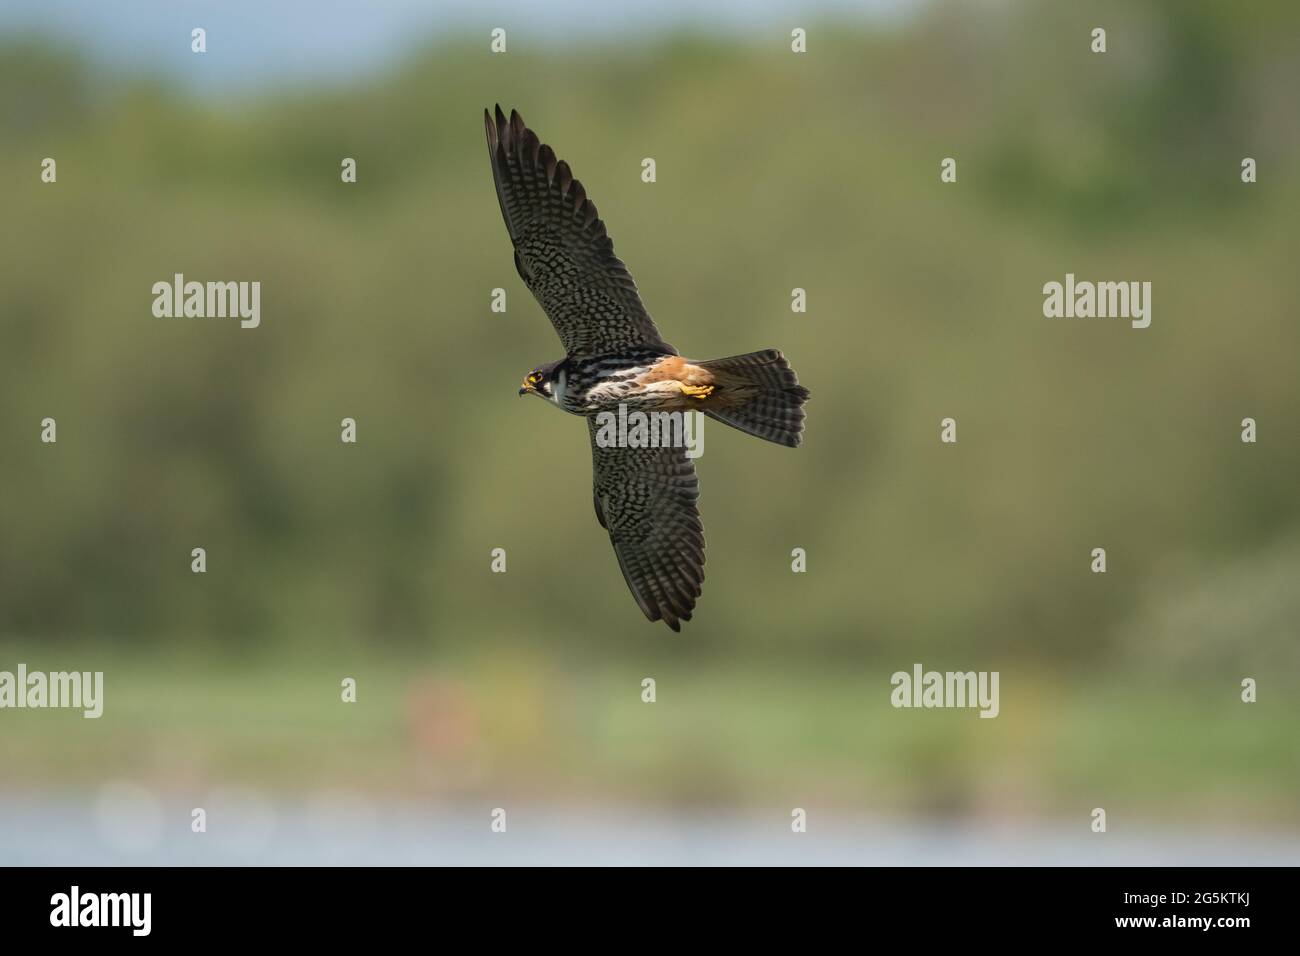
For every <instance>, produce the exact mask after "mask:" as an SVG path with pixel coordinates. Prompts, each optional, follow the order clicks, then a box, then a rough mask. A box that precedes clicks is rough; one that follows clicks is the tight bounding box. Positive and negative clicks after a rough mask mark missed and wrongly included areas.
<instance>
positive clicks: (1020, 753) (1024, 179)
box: [0, 0, 1300, 863]
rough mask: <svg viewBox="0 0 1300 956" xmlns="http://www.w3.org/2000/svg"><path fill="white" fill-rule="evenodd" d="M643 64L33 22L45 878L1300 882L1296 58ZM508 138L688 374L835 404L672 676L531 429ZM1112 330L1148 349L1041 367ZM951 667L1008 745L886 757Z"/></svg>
mask: <svg viewBox="0 0 1300 956" xmlns="http://www.w3.org/2000/svg"><path fill="white" fill-rule="evenodd" d="M618 6H621V5H609V4H597V3H594V2H585V0H556V2H550V3H546V4H536V5H524V4H505V3H498V4H488V5H473V6H472V7H471V6H470V5H464V6H461V7H454V6H448V5H443V4H428V3H415V2H406V0H387V2H376V3H365V4H362V3H359V2H358V3H343V2H335V3H324V4H322V3H306V2H290V3H278V4H260V3H254V2H252V0H237V2H223V3H220V4H218V3H215V2H211V3H174V2H163V0H147V2H135V3H130V4H112V5H106V4H100V3H95V2H91V0H80V2H71V0H59V2H50V3H42V4H35V3H30V4H25V5H22V7H18V5H13V7H12V8H11V7H10V6H6V7H5V8H4V10H3V12H0V31H2V32H3V38H2V39H0V182H3V184H4V185H3V191H2V193H0V209H3V219H4V222H5V228H4V229H3V230H0V449H3V452H0V492H2V493H0V670H10V671H12V670H15V669H16V667H17V665H18V664H19V663H20V662H21V663H25V664H26V665H27V666H28V668H29V669H31V670H81V671H86V670H102V671H104V672H105V685H106V689H105V712H104V716H103V717H102V718H101V719H99V720H85V719H83V718H82V717H81V715H80V713H79V712H70V711H10V710H7V711H4V712H0V862H28V863H45V862H151V861H167V862H298V861H305V862H427V863H436V862H504V861H511V860H513V861H533V862H576V861H582V860H595V861H605V862H638V861H644V862H676V861H685V862H692V861H694V862H720V861H728V860H730V861H745V862H761V861H776V860H781V861H790V862H818V861H836V862H862V863H872V862H994V863H997V862H1034V861H1037V862H1070V861H1076V862H1078V861H1084V862H1091V861H1096V862H1160V861H1166V860H1167V861H1173V860H1177V861H1183V862H1245V863H1248V862H1292V863H1294V862H1296V860H1297V859H1300V851H1298V849H1297V848H1300V803H1298V802H1297V796H1298V795H1300V750H1298V739H1300V738H1298V734H1297V730H1298V729H1300V685H1298V679H1300V644H1298V643H1297V629H1298V627H1300V587H1298V586H1297V585H1298V583H1300V498H1298V497H1297V472H1298V470H1300V435H1298V434H1297V427H1296V422H1297V421H1298V420H1300V376H1297V356H1300V324H1298V323H1297V321H1296V319H1297V294H1296V285H1295V282H1294V276H1293V273H1294V269H1295V258H1296V253H1297V248H1298V244H1297V242H1296V225H1295V224H1296V222H1297V219H1298V217H1300V162H1297V159H1298V158H1300V157H1298V153H1300V126H1298V124H1297V120H1296V118H1297V108H1298V106H1300V103H1298V102H1297V99H1298V97H1297V90H1300V8H1297V7H1296V6H1295V5H1294V4H1290V3H1286V2H1283V0H1277V2H1273V3H1259V4H1253V5H1252V6H1251V9H1250V13H1249V15H1244V14H1243V12H1242V11H1241V10H1239V9H1237V8H1236V7H1234V6H1233V5H1231V4H1227V3H1218V2H1208V0H1203V2H1177V3H1175V2H1172V0H1171V2H1166V3H1141V4H1133V3H1121V2H1099V3H1094V4H1088V5H1078V4H1069V5H1066V4H1058V3H1046V2H1043V3H1034V2H1021V3H1010V2H1008V3H997V2H984V3H956V2H951V3H915V4H913V3H903V2H880V3H869V2H868V3H847V2H845V3H823V4H818V3H807V4H796V3H782V2H775V0H773V2H765V3H758V4H751V3H742V2H739V0H735V2H730V0H729V2H724V3H718V4H710V5H707V6H706V5H700V4H690V3H684V2H667V3H665V2H658V3H653V4H649V3H647V4H639V5H635V6H634V7H633V9H631V10H626V11H625V10H622V9H616V7H618ZM1095 26H1103V27H1105V28H1106V29H1107V32H1108V52H1107V53H1106V54H1105V55H1096V54H1093V53H1091V52H1090V50H1089V45H1090V31H1091V30H1092V28H1093V27H1095ZM194 27H203V28H205V29H206V31H207V53H205V54H202V55H196V54H193V53H191V52H190V30H191V29H192V28H194ZM494 27H502V28H504V29H505V30H506V31H507V52H506V54H504V55H494V54H492V53H490V52H489V31H490V30H491V29H492V28H494ZM794 27H802V28H804V29H806V30H807V35H808V41H807V43H808V52H807V53H806V54H802V55H796V54H793V53H791V51H790V31H791V29H793V28H794ZM496 102H500V103H501V104H502V105H503V106H504V107H505V108H506V109H507V110H508V109H510V108H511V107H516V108H518V109H519V110H520V112H521V113H522V114H523V115H524V117H525V118H526V120H527V121H528V122H529V124H530V125H532V126H533V127H534V128H535V129H536V130H537V131H538V132H539V134H540V135H541V137H542V138H543V140H544V141H546V142H549V143H551V144H552V145H553V146H554V147H555V148H556V150H557V152H558V154H559V155H560V156H561V157H562V158H565V159H567V160H568V161H569V162H570V163H571V164H572V166H573V168H574V171H575V174H576V175H577V176H578V177H580V178H581V180H582V181H583V183H584V185H585V186H586V187H587V190H588V193H589V195H591V196H592V198H593V199H594V200H595V201H596V203H597V204H598V206H599V208H600V211H601V214H602V216H603V218H604V219H605V221H606V223H607V225H608V227H609V230H610V234H611V235H612V236H613V238H614V240H615V244H616V249H617V251H618V253H619V254H620V256H621V257H622V258H623V259H625V260H626V261H627V263H628V265H629V267H630V268H631V270H632V273H633V275H634V276H635V277H636V279H637V281H638V284H639V285H640V288H641V292H642V296H643V298H644V300H645V302H646V304H647V306H648V308H649V310H650V311H651V313H652V314H653V315H654V316H655V317H656V319H657V321H658V323H659V325H660V327H661V328H662V329H663V331H664V334H665V337H666V338H667V339H668V340H669V341H671V342H673V343H674V344H676V345H677V347H678V348H679V349H681V350H682V351H683V352H684V353H686V354H688V355H692V356H697V357H711V356H718V355H726V354H733V353H737V352H743V351H748V350H752V349H758V348H765V347H779V348H781V349H782V350H784V351H785V353H786V354H787V355H788V356H789V357H790V359H791V361H792V363H793V364H794V366H795V368H796V369H797V370H798V372H799V374H800V378H801V380H802V381H803V382H804V383H806V384H807V385H808V386H809V387H810V388H811V390H812V393H813V401H812V403H811V404H810V406H809V421H808V432H807V438H806V444H805V446H804V447H803V448H801V449H799V450H798V451H797V452H791V451H789V450H786V449H782V448H778V447H775V446H771V445H767V444H765V443H762V442H759V441H756V440H754V439H751V438H748V437H746V436H744V435H741V434H740V433H738V432H734V431H731V430H729V429H724V428H723V427H722V426H715V425H714V424H713V423H709V426H708V427H707V428H706V444H705V454H704V457H703V458H702V459H701V460H700V462H699V471H700V477H701V490H702V509H703V516H704V522H705V526H706V529H707V532H708V542H709V550H708V555H709V563H708V567H707V581H706V583H705V589H704V596H703V598H702V600H701V602H700V605H699V608H698V611H697V613H696V615H695V619H694V620H693V621H692V622H691V623H690V624H688V625H687V626H686V627H685V628H684V629H683V632H682V633H681V634H680V635H678V634H673V633H671V632H669V631H668V630H667V629H666V628H664V627H663V626H662V625H651V624H648V623H647V622H646V621H645V620H644V619H643V618H642V617H641V615H640V613H639V612H638V610H637V608H636V606H635V604H634V603H633V601H632V599H631V597H630V596H629V594H628V593H627V590H626V587H625V586H624V584H623V582H622V579H621V577H620V575H619V571H618V567H617V564H616V562H615V560H614V558H613V555H612V552H611V549H610V547H609V543H608V539H607V537H606V535H605V533H604V532H603V531H602V530H601V529H600V528H599V527H598V526H597V524H596V522H595V520H594V518H593V515H592V510H591V498H590V456H589V453H588V450H587V437H586V434H585V429H584V428H582V426H581V425H580V424H579V423H577V422H576V421H573V420H572V419H568V418H566V417H563V416H561V415H559V414H557V413H556V412H555V411H554V410H550V409H547V408H544V407H543V406H542V405H541V404H540V403H536V402H525V401H522V400H521V399H519V398H518V397H517V395H516V390H517V387H518V383H519V381H520V379H521V377H522V376H523V374H524V373H525V372H526V371H527V370H528V369H530V368H532V367H533V366H535V365H537V364H540V363H542V362H545V361H548V360H551V359H554V358H558V357H559V356H560V354H561V353H560V347H559V344H558V340H557V339H556V338H555V336H554V334H553V332H552V330H551V328H550V327H549V325H548V323H547V322H546V320H545V318H544V316H543V314H542V312H541V310H540V308H539V307H538V306H537V305H536V304H535V302H534V301H533V300H532V299H531V297H530V296H529V294H528V292H527V290H526V289H525V288H524V286H523V285H522V283H521V282H520V281H519V279H518V277H517V276H516V274H515V270H514V267H513V264H512V261H511V255H510V247H509V243H508V239H507V237H506V234H505V231H504V227H503V225H502V222H501V219H500V213H499V211H498V209H497V204H496V198H495V196H494V193H493V189H492V184H491V175H490V172H489V168H488V165H487V159H486V154H485V147H484V143H483V130H482V110H483V108H484V107H485V106H490V105H492V104H494V103H496ZM1246 156H1250V157H1253V158H1255V159H1256V160H1257V162H1258V167H1259V182H1258V183H1257V184H1254V185H1243V184H1242V182H1241V180H1240V165H1241V160H1242V158H1243V157H1246ZM45 157H53V158H55V159H56V160H57V164H58V166H57V169H58V181H57V183H56V184H45V183H42V182H41V181H40V164H41V161H42V159H43V158H45ZM344 157H353V158H355V159H356V162H357V182H356V183H355V184H344V183H342V182H341V181H340V163H341V161H342V159H343V158H344ZM644 157H653V158H654V159H655V160H656V163H657V174H658V179H657V182H655V183H653V184H646V183H643V182H642V181H641V178H640V173H641V160H642V159H643V158H644ZM944 157H954V158H956V160H957V163H958V181H957V183H956V184H953V185H943V184H941V183H940V182H939V163H940V160H941V159H943V158H944ZM177 272H180V273H184V274H185V276H186V278H187V279H197V280H200V281H205V280H258V281H260V282H261V286H262V293H261V296H262V298H261V310H262V321H261V327H260V328H258V329H256V330H243V329H240V328H239V325H238V323H237V321H235V320H229V319H227V320H222V319H188V320H186V319H160V318H155V317H154V316H153V314H152V312H151V307H152V302H153V295H152V293H151V286H152V285H153V283H155V282H157V281H170V279H171V277H172V275H173V274H174V273H177ZM1067 272H1073V273H1074V274H1075V275H1076V276H1078V277H1079V278H1080V279H1090V280H1138V281H1150V282H1151V283H1152V286H1153V291H1152V305H1153V313H1152V314H1153V321H1152V324H1151V327H1150V328H1148V329H1146V330H1135V329H1132V328H1130V327H1129V324H1128V322H1126V321H1117V320H1091V321H1077V322H1074V321H1067V320H1047V319H1044V318H1043V315H1042V302H1043V296H1042V291H1041V290H1042V286H1043V284H1044V283H1046V282H1049V281H1062V280H1063V278H1064V276H1065V273H1067ZM494 287H502V288H505V289H506V290H507V294H508V311H507V312H506V313H505V314H498V313H493V312H492V311H490V296H491V290H492V289H493V288H494ZM795 287H801V288H804V289H806V290H807V296H808V311H807V313H805V314H795V313H792V312H791V309H790V294H791V289H793V288H795ZM948 416H952V417H954V418H955V419H957V422H958V438H959V441H958V443H957V444H956V445H943V444H941V443H940V442H939V422H940V420H941V419H942V418H945V417H948ZM46 417H52V418H55V419H56V420H57V423H58V442H57V444H42V443H41V442H40V440H39V436H40V422H41V420H42V419H43V418H46ZM344 417H351V418H355V419H356V421H357V423H358V425H357V430H358V440H357V443H356V444H355V445H348V444H343V443H341V442H340V439H339V434H340V421H341V419H343V418H344ZM1245 417H1252V418H1254V419H1256V420H1257V422H1258V423H1259V441H1258V443H1256V444H1243V443H1242V442H1241V440H1240V431H1241V420H1242V419H1243V418H1245ZM195 547H203V548H205V549H206V550H207V555H208V558H207V561H208V570H207V572H206V574H201V575H200V574H193V573H191V570H190V561H191V557H190V553H191V549H192V548H195ZM796 547H798V548H804V549H806V551H807V555H808V559H807V568H808V570H807V573H804V574H794V573H792V572H791V550H792V549H793V548H796ZM1095 547H1104V548H1106V550H1107V554H1108V572H1107V573H1106V574H1093V573H1090V571H1089V565H1090V562H1091V556H1090V552H1091V550H1092V549H1093V548H1095ZM494 548H504V549H505V550H506V552H507V555H508V571H507V573H505V574H494V573H491V571H490V559H491V551H492V549H494ZM916 662H920V663H921V664H923V665H924V666H925V667H926V668H927V669H936V670H996V671H999V672H1000V674H1001V713H1000V716H999V717H998V718H997V719H996V720H980V719H978V718H977V717H976V714H975V713H974V712H973V711H964V710H929V711H926V710H895V709H893V708H892V707H891V706H890V705H889V692H890V684H889V678H890V675H891V674H892V673H893V672H895V671H898V670H910V669H911V667H912V665H913V663H916ZM345 677H351V678H354V679H355V680H356V682H357V698H358V699H357V702H356V703H355V704H344V703H342V702H341V701H340V681H341V680H342V679H343V678H345ZM645 677H653V678H654V679H655V680H656V681H657V702H656V703H654V704H653V705H651V704H645V703H643V702H642V700H641V681H642V679H643V678H645ZM1246 677H1252V678H1254V679H1256V680H1257V681H1258V682H1259V700H1258V702H1257V703H1254V704H1244V703H1242V702H1241V699H1240V694H1241V681H1242V680H1243V679H1244V678H1246ZM193 807H204V808H206V809H208V811H209V826H208V829H209V832H208V833H207V834H203V835H196V834H193V833H191V830H190V821H191V817H190V809H191V808H193ZM494 807H504V808H506V809H507V811H508V813H510V814H511V815H510V817H509V827H510V829H509V831H508V832H509V833H510V834H511V836H510V837H509V838H503V837H500V836H494V835H492V834H490V832H489V829H488V824H489V812H490V810H491V808H494ZM794 807H801V808H805V809H806V810H807V811H808V814H809V832H808V834H807V835H806V838H800V840H794V839H793V838H792V835H791V833H790V813H791V809H792V808H794ZM1095 807H1102V808H1105V809H1106V811H1107V814H1108V824H1109V827H1108V829H1109V832H1108V833H1107V834H1105V835H1104V836H1101V835H1095V834H1092V833H1091V832H1090V831H1089V824H1090V822H1091V817H1090V814H1091V811H1092V809H1093V808H1095Z"/></svg>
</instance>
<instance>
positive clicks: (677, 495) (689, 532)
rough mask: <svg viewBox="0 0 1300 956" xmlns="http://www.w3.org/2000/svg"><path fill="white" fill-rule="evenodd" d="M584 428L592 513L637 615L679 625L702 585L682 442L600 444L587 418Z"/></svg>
mask: <svg viewBox="0 0 1300 956" xmlns="http://www.w3.org/2000/svg"><path fill="white" fill-rule="evenodd" d="M587 428H588V429H589V431H590V432H591V464H592V475H593V479H592V493H593V496H594V497H595V501H596V519H597V520H598V521H599V522H600V525H601V527H602V528H604V529H606V530H607V531H608V532H609V540H610V541H611V542H613V545H614V553H615V554H616V555H618V566H619V568H621V569H622V571H623V578H624V580H626V581H627V586H628V588H630V589H631V591H632V596H633V597H634V598H636V603H637V604H638V605H640V607H641V610H642V611H643V612H644V613H645V616H646V617H648V618H649V619H650V620H652V621H658V620H662V621H663V622H664V623H665V624H667V625H668V626H669V627H671V628H672V629H673V630H674V631H679V630H681V624H680V623H679V622H680V621H689V620H690V619H691V611H692V609H694V607H695V600H696V598H698V597H699V596H700V586H701V585H702V584H703V583H704V526H703V525H702V524H701V523H700V509H699V507H698V505H697V501H698V499H699V497H700V490H699V481H698V480H697V479H696V477H695V466H694V465H693V464H692V463H691V460H690V459H689V458H687V457H686V450H685V449H684V448H625V447H613V448H602V447H600V445H599V444H598V443H597V441H596V433H597V427H596V423H595V421H594V419H591V418H588V419H587Z"/></svg>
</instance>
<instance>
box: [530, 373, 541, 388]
mask: <svg viewBox="0 0 1300 956" xmlns="http://www.w3.org/2000/svg"><path fill="white" fill-rule="evenodd" d="M541 380H542V377H541V376H540V375H538V374H537V373H536V372H533V373H532V374H531V375H529V376H528V381H530V382H532V383H533V384H534V385H536V384H537V383H538V382H540V381H541Z"/></svg>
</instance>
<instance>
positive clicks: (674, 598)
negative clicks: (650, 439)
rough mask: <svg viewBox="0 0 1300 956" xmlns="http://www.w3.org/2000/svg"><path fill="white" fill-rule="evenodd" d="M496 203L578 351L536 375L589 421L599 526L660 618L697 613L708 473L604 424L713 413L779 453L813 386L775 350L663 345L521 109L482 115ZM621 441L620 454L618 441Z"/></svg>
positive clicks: (793, 441)
mask: <svg viewBox="0 0 1300 956" xmlns="http://www.w3.org/2000/svg"><path fill="white" fill-rule="evenodd" d="M483 120H484V125H485V127H486V129H487V145H488V156H489V158H490V159H491V163H492V179H493V181H494V182H495V183H496V192H497V199H498V200H499V201H500V203H501V214H502V216H503V217H504V218H505V221H506V231H507V232H508V233H509V234H510V241H511V243H512V244H513V245H514V253H515V268H516V269H517V270H518V272H519V277H520V278H521V279H523V280H524V284H525V285H526V286H528V288H529V290H530V291H531V292H532V293H533V295H534V296H535V297H536V299H537V301H538V302H539V303H540V304H541V306H542V309H543V310H544V311H545V312H546V315H547V317H548V318H549V319H550V320H551V324H552V325H554V326H555V331H556V332H558V333H559V336H560V341H561V342H562V343H563V345H564V351H565V356H564V358H562V359H560V360H559V361H557V362H549V363H547V364H545V365H540V366H538V367H537V368H535V369H533V370H532V371H531V372H529V373H528V376H527V377H526V378H525V379H524V382H523V386H522V387H521V388H520V389H519V394H520V395H536V396H538V397H540V398H543V399H545V400H547V401H548V402H551V403H553V404H555V405H556V406H558V407H559V408H561V409H563V410H564V411H566V412H570V413H572V414H574V415H581V416H583V417H584V418H586V419H587V427H588V431H589V433H590V437H591V456H592V471H593V483H592V484H593V487H592V492H593V498H594V500H595V506H596V520H597V521H599V522H600V525H601V527H603V528H604V529H605V530H606V531H608V532H609V538H610V541H611V542H612V543H613V545H614V553H615V555H617V556H618V565H619V568H620V569H621V570H622V572H623V578H624V579H625V580H626V581H627V586H628V588H629V589H630V590H631V592H632V596H633V597H634V598H635V599H636V603H637V605H638V606H639V607H640V608H641V610H642V612H644V614H645V616H646V617H647V618H649V619H650V620H651V621H659V620H662V621H663V622H664V623H665V624H667V625H668V626H669V627H670V628H672V629H673V630H674V631H679V630H681V622H682V621H689V620H690V619H691V612H692V611H693V610H694V608H695V601H696V599H697V598H698V597H699V596H700V586H701V584H702V583H703V581H704V526H703V525H702V524H701V523H700V513H699V508H698V505H697V500H698V498H699V485H698V482H697V480H696V477H695V466H694V464H693V463H692V461H691V459H690V458H689V457H687V455H686V451H687V449H685V448H682V447H631V443H630V442H625V443H624V445H625V447H618V446H617V445H616V444H615V445H611V443H610V442H608V441H601V440H600V439H599V436H598V426H597V422H596V418H597V416H598V415H600V413H602V412H617V411H618V409H619V406H620V405H622V406H624V409H625V411H624V414H626V410H627V409H632V410H640V411H643V412H650V411H653V412H664V411H667V412H686V411H701V412H703V413H704V414H705V415H707V416H708V417H710V418H712V419H715V420H717V421H720V422H725V423H726V424H728V425H731V426H732V427H734V428H738V429H740V430H741V431H743V432H747V433H748V434H750V435H755V436H757V437H759V438H764V439H766V440H768V441H771V442H775V443H777V444H778V445H787V446H790V447H794V446H797V445H798V444H799V443H800V441H801V440H802V438H803V422H804V410H803V404H804V402H805V401H807V399H808V390H807V389H806V388H804V387H803V386H801V385H800V384H799V382H798V379H797V378H796V377H795V373H794V370H793V369H791V368H790V365H789V363H788V362H786V360H785V356H783V355H782V354H781V353H780V352H779V351H777V350H776V349H766V350H764V351H761V352H750V353H748V354H746V355H736V356H732V357H730V358H720V359H712V360H710V361H695V360H693V359H688V358H683V357H682V356H681V355H679V354H678V353H677V350H676V349H674V348H673V347H672V346H671V345H669V344H668V343H667V342H665V341H664V340H663V337H662V336H661V335H660V334H659V329H658V328H656V326H655V323H654V320H653V319H651V318H650V313H649V312H647V311H646V307H645V305H643V304H642V302H641V297H640V295H639V294H638V292H637V287H636V283H635V282H633V281H632V276H631V274H630V273H629V272H628V270H627V266H625V265H624V264H623V262H622V260H620V259H619V258H618V257H617V256H615V255H614V244H613V242H612V241H611V240H610V238H609V235H608V233H606V231H605V224H604V223H603V222H602V221H601V220H600V217H599V216H598V215H597V214H596V206H595V204H593V203H592V201H591V200H590V199H589V198H587V191H586V190H585V189H584V188H583V187H582V184H581V183H580V182H578V180H576V179H575V178H574V177H573V173H572V171H571V170H570V169H569V165H568V164H567V163H566V162H564V160H562V159H557V158H556V156H555V152H554V150H552V149H551V147H550V146H547V145H545V144H544V143H542V142H541V140H539V139H538V138H537V134H536V133H534V132H533V131H532V130H531V129H529V128H528V127H527V126H525V125H524V121H523V119H522V118H521V117H520V115H519V114H518V113H517V112H515V111H514V110H511V112H510V117H509V119H507V118H506V116H505V114H504V113H502V112H501V107H500V106H497V108H496V115H495V117H494V116H492V115H491V114H490V113H489V112H488V111H487V110H484V111H483ZM607 445H610V447H606V446H607Z"/></svg>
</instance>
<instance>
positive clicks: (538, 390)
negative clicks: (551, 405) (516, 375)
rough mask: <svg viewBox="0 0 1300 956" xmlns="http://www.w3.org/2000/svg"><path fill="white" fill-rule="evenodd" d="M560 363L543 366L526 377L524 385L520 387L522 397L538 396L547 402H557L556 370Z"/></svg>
mask: <svg viewBox="0 0 1300 956" xmlns="http://www.w3.org/2000/svg"><path fill="white" fill-rule="evenodd" d="M559 365H560V363H559V362H552V363H551V364H550V365H542V366H540V367H538V368H535V369H533V370H532V371H531V372H529V373H528V374H527V375H525V376H524V383H523V385H521V386H520V387H519V394H520V395H537V396H538V397H540V398H544V399H546V400H547V401H552V402H553V401H555V399H556V395H555V385H556V370H557V368H558V367H559Z"/></svg>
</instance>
